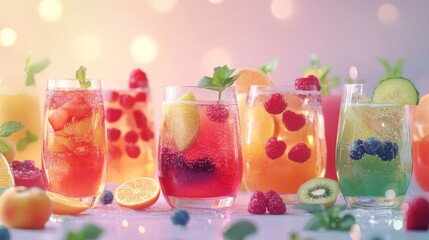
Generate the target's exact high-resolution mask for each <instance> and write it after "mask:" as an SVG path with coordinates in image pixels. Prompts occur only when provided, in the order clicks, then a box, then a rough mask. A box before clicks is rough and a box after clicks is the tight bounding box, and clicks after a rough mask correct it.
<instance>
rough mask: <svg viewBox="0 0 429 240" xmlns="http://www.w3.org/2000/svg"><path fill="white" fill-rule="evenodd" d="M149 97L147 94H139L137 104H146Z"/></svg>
mask: <svg viewBox="0 0 429 240" xmlns="http://www.w3.org/2000/svg"><path fill="white" fill-rule="evenodd" d="M146 99H147V95H146V93H145V92H137V94H136V102H146Z"/></svg>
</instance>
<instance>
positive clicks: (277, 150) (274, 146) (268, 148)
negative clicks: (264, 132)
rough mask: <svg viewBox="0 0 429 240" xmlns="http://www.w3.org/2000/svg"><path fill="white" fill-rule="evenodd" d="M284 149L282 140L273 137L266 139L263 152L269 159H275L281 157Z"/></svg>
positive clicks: (284, 144) (284, 145)
mask: <svg viewBox="0 0 429 240" xmlns="http://www.w3.org/2000/svg"><path fill="white" fill-rule="evenodd" d="M285 151H286V143H285V142H284V141H282V140H278V141H277V139H276V138H274V137H271V138H270V139H268V142H267V144H266V145H265V154H266V155H267V157H268V158H270V159H277V158H279V157H281V156H282V155H283V154H284V153H285Z"/></svg>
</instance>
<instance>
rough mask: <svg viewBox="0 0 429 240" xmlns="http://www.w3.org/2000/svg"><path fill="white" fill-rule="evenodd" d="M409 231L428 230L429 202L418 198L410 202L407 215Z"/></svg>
mask: <svg viewBox="0 0 429 240" xmlns="http://www.w3.org/2000/svg"><path fill="white" fill-rule="evenodd" d="M406 221H407V222H406V229H407V230H425V231H426V230H428V227H429V202H428V200H426V199H425V198H423V197H418V198H416V199H414V200H412V201H411V202H409V208H408V211H407V213H406Z"/></svg>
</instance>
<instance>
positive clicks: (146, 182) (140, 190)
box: [115, 177, 160, 210]
mask: <svg viewBox="0 0 429 240" xmlns="http://www.w3.org/2000/svg"><path fill="white" fill-rule="evenodd" d="M159 193H160V187H159V183H158V182H157V181H156V180H155V179H153V178H149V177H141V178H135V179H132V180H130V181H128V182H125V183H123V184H121V185H120V186H119V187H118V188H116V190H115V201H116V203H117V204H118V205H119V206H121V207H127V208H131V209H134V210H142V209H145V208H147V207H150V206H152V205H153V204H154V203H156V201H157V200H158V198H159Z"/></svg>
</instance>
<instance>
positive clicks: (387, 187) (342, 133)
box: [336, 84, 412, 208]
mask: <svg viewBox="0 0 429 240" xmlns="http://www.w3.org/2000/svg"><path fill="white" fill-rule="evenodd" d="M372 92H373V88H372V87H371V86H369V85H364V84H350V85H345V86H344V93H343V99H342V103H341V113H340V122H339V125H338V139H337V152H336V166H337V173H338V180H339V184H340V188H341V191H342V193H343V195H344V198H345V200H346V202H347V204H348V205H349V206H351V207H370V208H393V207H397V206H399V205H400V204H401V203H402V201H403V200H404V197H405V194H406V192H407V189H408V185H409V182H410V178H411V170H412V157H411V145H410V144H411V136H410V126H409V113H408V107H407V106H405V105H398V104H390V103H389V104H380V103H373V102H372V101H371V96H372Z"/></svg>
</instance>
